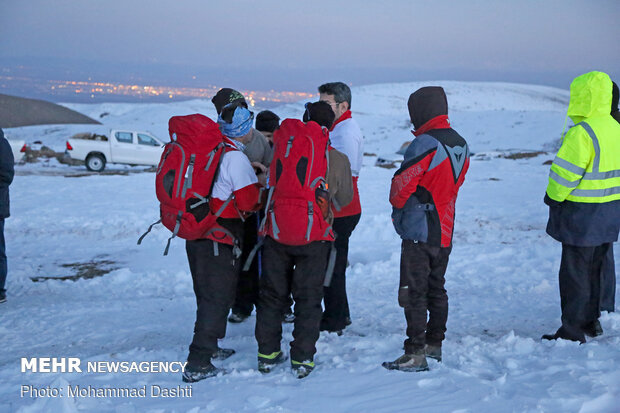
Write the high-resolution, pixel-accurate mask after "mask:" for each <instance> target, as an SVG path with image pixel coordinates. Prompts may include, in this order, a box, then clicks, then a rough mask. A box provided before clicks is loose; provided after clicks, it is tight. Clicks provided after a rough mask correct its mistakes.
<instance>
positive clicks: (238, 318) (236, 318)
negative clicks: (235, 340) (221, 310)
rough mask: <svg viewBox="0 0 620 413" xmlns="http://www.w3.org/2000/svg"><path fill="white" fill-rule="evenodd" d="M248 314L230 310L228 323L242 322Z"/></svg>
mask: <svg viewBox="0 0 620 413" xmlns="http://www.w3.org/2000/svg"><path fill="white" fill-rule="evenodd" d="M249 316H250V315H249V314H243V313H236V312H234V311H233V312H232V313H230V315H229V316H228V322H229V323H235V324H238V323H243V322H244V321H245V319H246V318H248V317H249Z"/></svg>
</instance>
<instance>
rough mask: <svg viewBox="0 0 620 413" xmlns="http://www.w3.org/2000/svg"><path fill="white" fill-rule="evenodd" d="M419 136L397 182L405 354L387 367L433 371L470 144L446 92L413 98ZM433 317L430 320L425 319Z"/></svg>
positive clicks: (394, 199)
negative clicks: (451, 114)
mask: <svg viewBox="0 0 620 413" xmlns="http://www.w3.org/2000/svg"><path fill="white" fill-rule="evenodd" d="M408 107H409V115H410V117H411V123H413V126H414V127H415V132H413V134H414V135H415V136H416V138H415V139H414V140H413V142H412V143H411V145H409V148H408V149H407V151H406V152H405V159H404V160H403V163H402V165H401V167H400V168H399V169H398V170H397V171H396V173H395V174H394V177H393V178H392V187H391V189H390V203H391V204H392V206H393V207H394V208H393V212H392V221H393V223H394V228H395V229H396V232H398V234H399V235H400V237H401V238H402V240H403V242H402V246H401V256H400V287H399V290H398V304H399V305H400V306H401V307H403V308H404V310H405V318H406V319H407V336H408V338H407V339H406V340H405V354H404V355H403V356H401V357H399V358H398V359H396V360H395V361H393V362H385V363H383V366H384V367H385V368H387V369H390V370H402V371H423V370H428V363H427V361H426V356H428V357H431V358H434V359H436V360H438V361H441V344H442V342H443V340H444V338H445V332H446V322H447V320H448V295H447V293H446V290H445V288H444V284H445V273H446V269H447V267H448V257H449V255H450V252H451V250H452V235H453V231H454V215H455V203H456V197H457V194H458V191H459V188H460V187H461V185H462V184H463V181H464V180H465V174H466V173H467V169H468V168H469V148H468V146H467V142H466V141H465V139H463V138H462V137H461V136H460V135H459V134H458V133H457V132H456V131H455V130H454V129H452V128H451V127H450V121H449V120H448V101H447V99H446V94H445V92H444V90H443V89H442V88H441V87H436V86H433V87H423V88H421V89H418V90H417V91H416V92H414V93H412V94H411V96H409V102H408ZM427 313H428V321H427Z"/></svg>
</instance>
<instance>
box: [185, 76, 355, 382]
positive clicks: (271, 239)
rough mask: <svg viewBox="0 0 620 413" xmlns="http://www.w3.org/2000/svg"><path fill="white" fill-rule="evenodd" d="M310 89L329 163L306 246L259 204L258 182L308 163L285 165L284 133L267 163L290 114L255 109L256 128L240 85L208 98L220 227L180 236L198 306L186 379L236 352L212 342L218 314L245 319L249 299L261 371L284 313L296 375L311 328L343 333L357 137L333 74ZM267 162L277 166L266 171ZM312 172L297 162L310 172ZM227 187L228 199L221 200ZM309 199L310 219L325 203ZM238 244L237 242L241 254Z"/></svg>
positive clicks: (221, 318) (313, 118)
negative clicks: (214, 122)
mask: <svg viewBox="0 0 620 413" xmlns="http://www.w3.org/2000/svg"><path fill="white" fill-rule="evenodd" d="M318 91H319V96H320V100H319V101H318V102H313V103H309V104H307V105H306V110H305V113H304V119H303V121H304V123H305V124H306V125H308V127H309V128H310V129H309V130H313V131H314V133H315V134H314V135H312V140H316V142H314V143H313V144H312V147H313V148H314V144H316V145H317V146H318V145H319V141H321V140H324V142H325V143H327V148H326V150H324V151H323V152H320V153H321V155H322V156H325V159H326V162H327V164H326V165H325V175H326V176H324V177H319V178H322V180H323V181H324V185H323V186H322V188H318V189H317V190H321V189H322V190H324V191H325V194H326V195H324V200H325V211H324V212H325V214H324V215H323V214H321V215H318V218H317V219H319V220H324V223H325V225H324V228H325V229H326V230H325V231H324V232H323V234H318V235H317V234H315V231H311V228H310V225H311V224H308V234H307V241H308V242H307V243H305V244H304V245H295V244H297V243H292V244H293V245H292V244H291V243H287V242H284V241H282V239H286V233H287V232H288V231H292V227H293V226H294V225H282V223H280V225H279V226H276V223H275V217H274V215H273V214H269V216H267V217H265V214H266V213H267V211H265V210H264V209H265V208H263V207H264V206H265V205H267V206H269V204H270V199H271V194H272V193H273V191H271V193H270V195H267V191H266V189H267V188H269V187H271V188H273V187H275V186H276V182H278V183H277V186H279V187H283V186H284V185H287V184H286V183H284V181H285V179H280V175H282V176H288V175H296V174H297V175H299V174H300V173H302V172H300V170H301V168H300V167H305V165H307V163H308V159H305V162H306V163H303V162H302V163H300V162H298V163H297V164H295V168H296V169H294V170H292V171H290V170H288V169H287V167H286V165H284V164H283V162H282V161H285V162H286V160H285V159H284V158H285V157H289V151H290V150H291V147H293V144H292V137H291V139H290V140H289V142H288V145H287V146H288V147H283V148H282V150H285V151H286V153H285V154H284V155H278V154H276V156H275V157H276V158H277V161H276V162H278V165H277V167H274V166H273V165H271V163H272V161H273V158H274V151H276V152H277V150H278V145H275V147H274V141H273V135H274V133H276V134H277V132H276V131H278V129H280V127H281V126H282V128H284V127H285V126H284V124H285V123H286V122H287V121H289V120H285V121H284V122H283V123H282V125H280V119H279V117H278V116H277V115H276V114H274V113H273V112H270V111H263V112H261V113H259V114H258V115H257V116H256V127H252V120H253V114H252V112H250V111H249V109H248V105H247V103H246V101H245V99H244V97H243V95H241V94H240V93H239V92H237V91H236V90H234V89H230V88H224V89H221V90H220V91H219V92H218V93H217V94H216V95H215V96H214V97H213V98H212V102H213V104H214V106H215V108H216V111H217V113H218V124H219V125H220V130H221V132H222V134H223V135H224V139H225V142H226V145H227V146H228V148H227V151H226V152H225V154H224V155H223V158H222V161H221V164H220V167H219V168H220V170H219V173H218V176H217V178H216V180H215V182H214V185H213V190H212V194H211V199H212V201H211V209H212V210H213V211H215V210H220V209H221V208H222V207H223V210H222V212H221V214H220V215H219V218H218V220H217V222H218V226H221V228H222V231H218V230H217V229H216V230H215V231H214V230H211V231H210V234H209V235H208V236H207V237H206V239H199V240H192V241H187V247H186V249H187V255H188V260H189V263H190V270H191V272H192V278H193V282H194V291H195V293H196V298H197V305H198V310H197V319H196V324H195V328H194V338H193V341H192V343H191V345H190V352H189V356H188V365H187V368H186V371H185V373H184V375H183V379H184V380H185V381H188V382H193V381H197V380H201V379H203V378H206V377H210V376H213V375H216V374H218V373H219V372H220V371H221V370H220V369H218V368H217V367H215V366H214V365H213V364H212V363H211V361H212V360H218V359H223V358H227V357H229V356H230V355H232V354H234V350H232V349H223V348H219V347H218V344H217V340H218V339H220V338H223V337H224V335H225V332H226V320H228V321H229V322H232V323H239V322H243V321H244V320H245V319H246V318H247V317H249V316H250V315H251V313H252V310H253V309H254V308H256V312H257V316H256V339H257V341H258V345H259V353H258V363H259V370H260V371H262V372H269V371H270V370H271V369H272V368H273V367H274V366H276V365H278V364H280V363H282V362H284V361H285V360H286V357H285V355H284V353H283V352H282V351H281V349H280V341H281V336H282V326H281V323H282V322H294V323H295V329H294V332H293V336H294V338H295V340H294V341H293V342H292V343H291V350H290V358H291V360H290V361H291V367H292V369H293V370H294V371H295V373H296V375H297V376H298V377H305V376H306V375H307V374H309V373H310V372H311V371H312V369H313V368H314V354H315V353H316V348H315V343H316V341H317V340H318V337H319V332H320V331H329V332H333V333H336V334H342V331H343V330H344V329H345V328H346V326H347V325H349V324H350V323H351V320H350V313H349V305H348V300H347V295H346V276H345V274H346V268H347V265H348V248H349V238H350V236H351V234H352V232H353V230H354V229H355V227H356V225H357V223H358V222H359V220H360V216H361V204H360V198H359V192H358V188H357V180H358V176H359V170H360V168H361V165H362V157H363V147H362V145H363V142H362V140H363V137H362V133H361V130H360V128H359V126H358V125H357V123H356V122H355V120H354V119H353V118H352V116H351V110H350V109H351V90H350V88H349V87H348V86H347V85H346V84H344V83H342V82H333V83H326V84H323V85H321V86H320V87H319V88H318ZM311 123H313V124H315V127H314V129H312V127H310V124H311ZM289 124H291V123H289ZM287 127H288V126H287ZM290 127H291V128H292V127H294V126H290ZM293 152H294V151H293ZM317 153H319V151H318V150H317ZM293 157H294V156H293V155H291V158H293ZM313 157H314V156H313ZM306 158H307V157H306ZM300 160H301V161H303V157H302V159H300ZM314 161H315V160H314V159H312V160H311V162H314ZM311 165H312V164H311ZM270 168H271V170H272V171H275V173H269V170H270ZM310 169H312V166H311V167H310ZM315 172H316V171H315ZM311 173H312V171H311V170H310V171H306V170H305V169H304V171H303V174H307V175H308V176H310V175H309V174H311ZM317 182H318V181H317ZM306 186H307V185H302V187H306ZM264 190H265V191H264ZM280 192H282V191H280ZM313 194H314V192H313ZM231 195H232V199H233V201H232V202H230V203H229V204H228V205H225V203H226V200H228V199H229V198H231ZM267 196H268V197H269V199H266V198H267ZM275 196H277V193H276V195H275ZM312 197H313V198H314V195H312ZM311 201H312V202H309V204H311V205H309V207H310V210H309V212H308V216H310V217H312V218H311V222H312V219H314V217H315V216H317V215H316V214H315V213H314V212H312V208H313V206H314V205H317V208H323V206H321V201H320V199H319V197H318V196H317V198H316V203H315V202H314V199H313V200H311ZM272 212H273V211H272ZM265 225H266V226H267V227H269V228H272V230H271V231H272V232H271V233H270V235H269V236H265V237H264V239H263V240H260V239H259V235H258V234H259V232H260V231H259V227H264V226H265ZM225 234H230V235H232V236H226V235H225ZM235 240H238V242H237V243H236V242H235ZM258 247H260V248H258ZM237 248H240V249H241V252H240V253H239V254H237V253H236V250H237ZM330 260H331V266H330V265H328V264H329V263H330ZM328 267H329V270H328ZM259 274H260V276H259ZM326 278H327V279H328V282H326ZM322 301H323V302H324V308H322V306H321V302H322ZM293 302H294V313H293V307H292V306H293ZM229 309H231V312H230V315H229V316H228V318H227V317H226V316H227V314H228V311H229Z"/></svg>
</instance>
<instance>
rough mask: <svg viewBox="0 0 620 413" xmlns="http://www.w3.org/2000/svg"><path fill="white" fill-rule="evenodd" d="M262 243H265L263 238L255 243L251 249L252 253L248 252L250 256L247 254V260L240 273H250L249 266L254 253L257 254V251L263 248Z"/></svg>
mask: <svg viewBox="0 0 620 413" xmlns="http://www.w3.org/2000/svg"><path fill="white" fill-rule="evenodd" d="M264 243H265V239H264V238H263V239H261V240H260V241H258V242H257V243H256V245H255V246H254V248H252V251H250V254H248V258H247V259H246V260H245V264H243V269H242V270H241V271H250V266H251V265H252V261H254V257H255V256H256V253H257V252H258V250H260V249H261V248H262V247H263V244H264Z"/></svg>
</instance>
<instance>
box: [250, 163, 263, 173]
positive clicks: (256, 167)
mask: <svg viewBox="0 0 620 413" xmlns="http://www.w3.org/2000/svg"><path fill="white" fill-rule="evenodd" d="M252 167H253V168H254V170H256V171H257V173H256V174H257V175H258V174H261V173H263V174H266V173H267V167H266V166H265V165H263V164H262V163H260V162H252Z"/></svg>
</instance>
